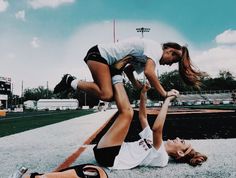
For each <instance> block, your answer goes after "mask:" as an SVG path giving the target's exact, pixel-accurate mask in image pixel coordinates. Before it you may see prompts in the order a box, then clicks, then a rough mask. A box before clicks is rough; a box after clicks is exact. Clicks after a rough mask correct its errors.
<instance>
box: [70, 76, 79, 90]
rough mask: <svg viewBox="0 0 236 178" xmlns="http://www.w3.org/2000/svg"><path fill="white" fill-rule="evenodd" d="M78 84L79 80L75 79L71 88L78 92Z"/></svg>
mask: <svg viewBox="0 0 236 178" xmlns="http://www.w3.org/2000/svg"><path fill="white" fill-rule="evenodd" d="M78 82H79V80H78V79H75V80H73V81H72V82H71V84H70V85H71V87H72V88H73V89H74V90H77V89H78V88H77V86H78Z"/></svg>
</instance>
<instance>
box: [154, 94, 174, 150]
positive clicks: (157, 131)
mask: <svg viewBox="0 0 236 178" xmlns="http://www.w3.org/2000/svg"><path fill="white" fill-rule="evenodd" d="M171 91H172V90H171ZM176 92H177V91H176ZM174 98H175V96H170V97H167V98H166V99H165V101H164V103H163V105H162V107H161V110H160V112H159V114H158V116H157V118H156V120H155V122H154V124H153V127H152V130H153V145H154V147H155V148H156V149H158V148H160V146H161V143H162V131H163V127H164V123H165V120H166V114H167V111H168V106H169V104H170V101H171V100H173V99H174Z"/></svg>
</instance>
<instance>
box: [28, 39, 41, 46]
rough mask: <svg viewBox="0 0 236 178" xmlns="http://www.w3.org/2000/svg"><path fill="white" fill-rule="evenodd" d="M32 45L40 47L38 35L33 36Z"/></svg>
mask: <svg viewBox="0 0 236 178" xmlns="http://www.w3.org/2000/svg"><path fill="white" fill-rule="evenodd" d="M30 44H31V46H32V47H33V48H39V47H40V45H39V38H38V37H33V39H32V41H31V42H30Z"/></svg>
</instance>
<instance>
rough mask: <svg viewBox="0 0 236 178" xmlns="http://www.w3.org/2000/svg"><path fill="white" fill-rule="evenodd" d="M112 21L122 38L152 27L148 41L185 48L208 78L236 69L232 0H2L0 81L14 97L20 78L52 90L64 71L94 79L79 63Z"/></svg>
mask: <svg viewBox="0 0 236 178" xmlns="http://www.w3.org/2000/svg"><path fill="white" fill-rule="evenodd" d="M113 19H115V20H116V39H117V40H120V39H123V38H127V37H131V36H140V34H138V33H137V32H136V30H135V28H136V27H142V26H144V27H149V28H151V31H150V32H149V33H147V34H145V37H146V38H151V39H154V40H157V41H160V42H165V41H177V42H179V43H182V44H188V46H189V48H190V53H191V54H192V56H191V57H192V59H193V61H194V63H195V64H197V65H196V66H198V68H199V69H201V70H204V71H206V72H208V73H209V74H210V75H212V76H216V75H217V73H218V71H219V70H220V69H225V70H230V71H231V72H234V71H233V69H234V68H235V67H236V62H235V60H234V59H235V55H236V52H235V48H236V30H235V29H236V21H235V19H236V1H234V0H224V1H223V0H215V1H210V0H208V1H206V0H198V1H193V0H172V1H166V0H119V1H118V0H17V1H16V0H0V39H1V40H0V64H1V65H0V76H7V77H11V78H12V81H13V84H14V85H15V87H14V88H15V92H16V93H19V92H20V84H21V81H22V80H23V81H24V84H25V88H27V87H30V88H32V87H37V86H39V85H45V84H46V82H47V81H48V82H49V86H50V88H51V89H52V88H53V86H54V85H55V83H56V82H57V80H58V79H59V78H60V76H61V75H62V74H64V73H67V72H69V73H70V72H71V73H72V74H74V75H76V76H78V78H81V79H85V78H86V79H91V76H90V73H89V71H88V69H87V66H86V65H85V64H84V63H83V62H82V58H83V56H84V54H85V53H86V50H87V49H88V48H89V47H90V46H91V45H94V44H97V43H101V42H112V41H113V36H112V30H113V26H112V25H113V23H112V21H113ZM226 60H228V61H226ZM212 63H214V65H212ZM209 64H210V65H209ZM165 70H170V69H165ZM234 70H235V69H234ZM163 71H164V70H163ZM234 74H235V73H234Z"/></svg>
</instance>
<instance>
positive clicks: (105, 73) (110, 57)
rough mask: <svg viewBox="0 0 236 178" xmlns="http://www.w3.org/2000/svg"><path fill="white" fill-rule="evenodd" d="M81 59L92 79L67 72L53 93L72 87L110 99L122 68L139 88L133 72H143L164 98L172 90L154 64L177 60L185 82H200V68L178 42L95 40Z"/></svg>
mask: <svg viewBox="0 0 236 178" xmlns="http://www.w3.org/2000/svg"><path fill="white" fill-rule="evenodd" d="M84 61H85V62H86V63H87V65H88V67H89V69H90V72H91V74H92V77H93V82H88V81H80V80H78V79H75V77H73V76H71V75H70V74H66V75H64V76H63V78H62V80H61V81H60V82H59V83H58V84H57V85H56V87H55V88H54V93H60V92H63V91H69V89H71V88H73V89H74V90H77V89H78V90H83V91H86V92H90V93H92V94H94V95H95V96H96V97H97V98H99V99H101V100H104V101H110V100H112V99H113V90H112V85H114V84H116V83H118V82H122V81H123V78H122V76H121V72H122V71H124V72H125V73H126V75H127V77H128V78H129V80H130V81H131V82H132V84H133V85H134V87H136V88H138V89H141V87H142V85H141V83H140V82H139V81H138V80H136V79H135V77H134V73H133V72H134V71H136V72H137V73H138V74H140V73H141V72H144V74H145V76H146V78H147V79H148V81H149V83H150V84H151V86H152V87H154V88H155V89H156V91H157V92H158V93H159V94H160V95H161V96H163V97H164V98H166V97H168V96H173V95H174V94H173V93H172V91H166V90H165V89H164V88H163V87H162V85H161V84H160V81H159V79H158V77H157V74H156V69H155V68H156V67H157V65H158V64H160V65H172V64H173V63H178V64H179V73H180V76H181V78H182V79H183V81H184V82H185V83H186V84H188V85H190V86H194V87H197V88H199V86H200V76H201V72H199V71H197V70H195V69H194V68H193V65H192V63H191V60H190V57H189V51H188V49H187V47H185V46H180V45H179V44H177V43H164V44H163V45H162V46H161V44H159V43H157V42H155V41H152V40H148V39H143V38H131V39H127V40H124V41H120V42H117V43H112V44H98V45H96V46H94V47H92V48H91V49H89V51H88V52H87V55H86V56H85V58H84ZM78 70H79V66H78ZM157 70H158V67H157Z"/></svg>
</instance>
